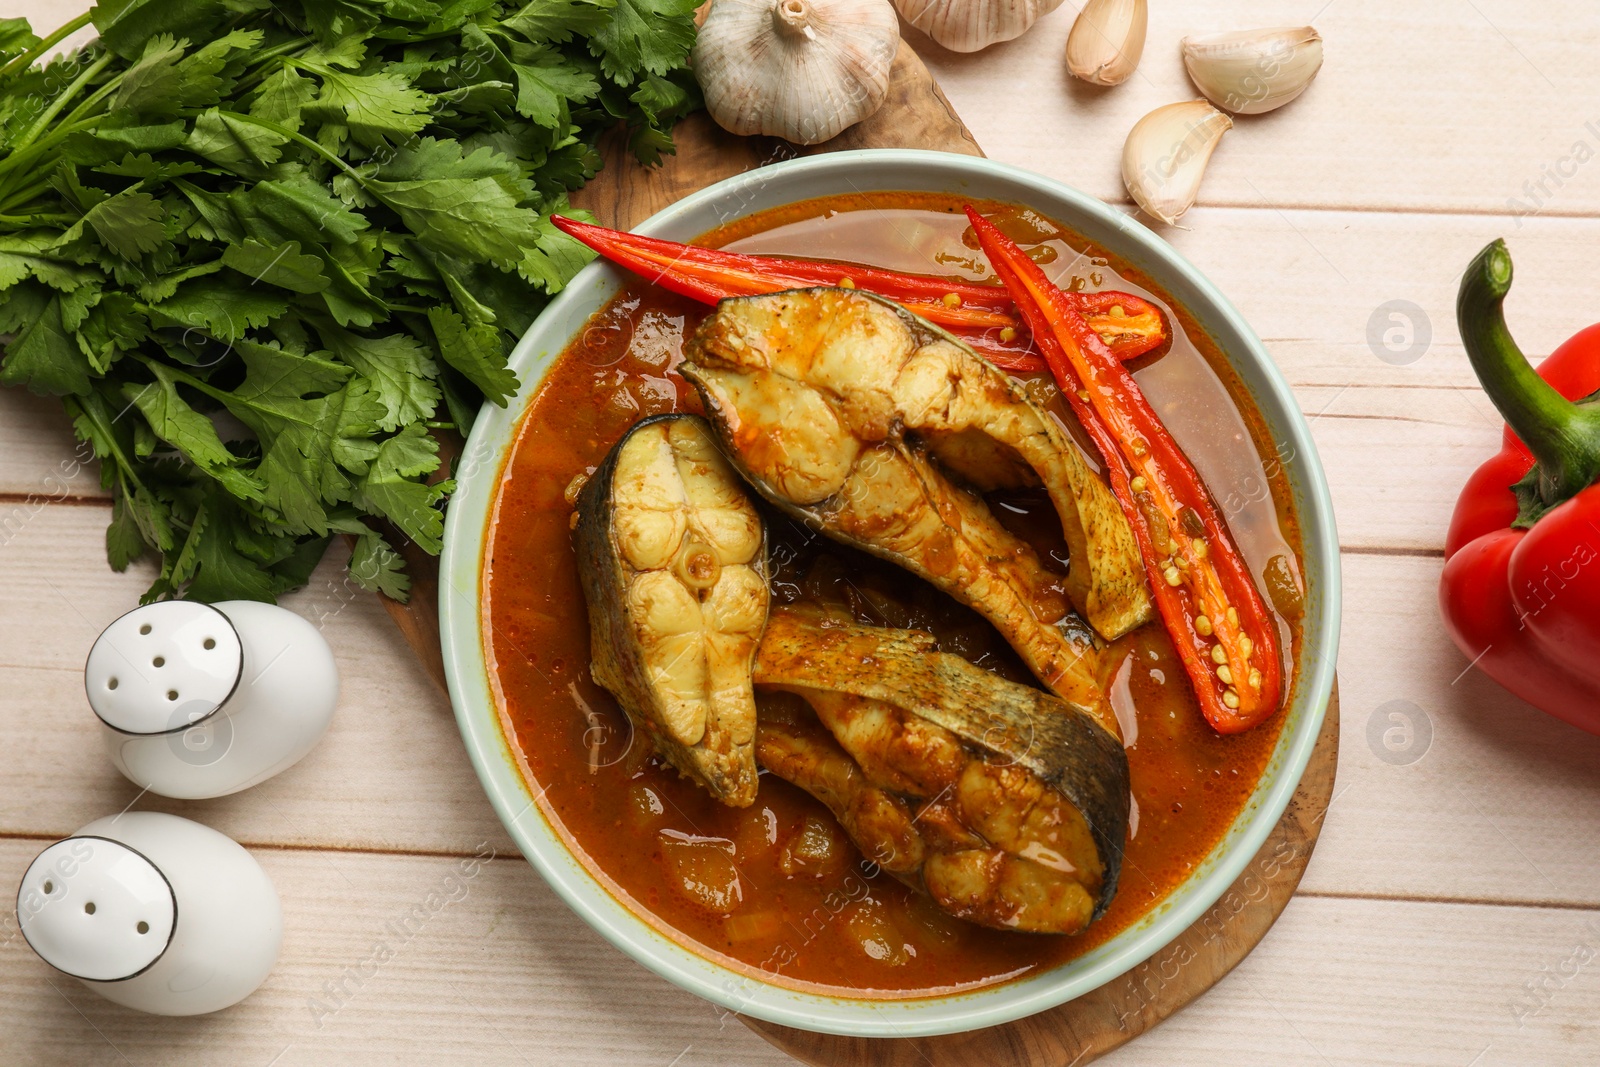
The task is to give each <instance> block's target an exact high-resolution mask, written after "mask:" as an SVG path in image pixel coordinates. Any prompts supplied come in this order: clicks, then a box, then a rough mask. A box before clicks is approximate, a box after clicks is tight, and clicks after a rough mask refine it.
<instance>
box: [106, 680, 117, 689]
mask: <svg viewBox="0 0 1600 1067" xmlns="http://www.w3.org/2000/svg"><path fill="white" fill-rule="evenodd" d="M116 687H117V680H116V679H115V678H107V679H106V688H107V689H115V688H116Z"/></svg>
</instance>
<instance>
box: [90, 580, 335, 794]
mask: <svg viewBox="0 0 1600 1067" xmlns="http://www.w3.org/2000/svg"><path fill="white" fill-rule="evenodd" d="M84 687H85V689H86V690H87V691H88V695H89V705H90V707H92V708H94V713H95V714H96V715H98V716H99V717H100V722H101V724H102V729H101V733H102V736H103V739H104V741H105V746H106V750H107V751H108V752H109V753H110V755H111V760H112V762H113V763H115V764H116V765H117V769H118V770H120V771H121V772H122V773H123V774H124V775H126V776H127V777H128V778H129V780H131V781H132V782H133V783H134V784H135V785H138V786H140V787H142V788H145V789H149V790H150V791H152V792H155V793H160V794H161V795H163V796H169V797H178V798H181V799H185V800H194V799H199V798H203V797H220V796H224V795H226V794H228V793H236V792H238V791H239V790H241V789H246V788H248V787H250V786H252V785H255V784H256V783H258V782H263V781H265V780H266V779H268V778H271V777H272V776H273V775H275V774H277V773H278V772H280V771H283V770H286V769H287V768H289V767H291V766H293V765H294V764H295V763H296V762H297V761H299V760H300V758H301V757H302V756H304V755H305V754H306V753H307V752H310V751H311V749H312V748H313V747H314V746H315V745H316V743H317V741H318V740H319V739H321V737H322V735H323V733H324V732H325V731H326V730H327V728H328V721H329V719H331V718H332V716H333V708H334V705H335V704H337V703H338V700H339V672H338V669H337V668H336V667H335V665H334V662H333V652H332V651H331V650H330V649H329V648H328V643H327V642H326V641H325V640H323V638H322V634H321V633H319V632H318V631H317V628H316V627H315V626H312V625H311V623H309V622H307V621H306V620H305V619H303V618H301V617H300V616H299V615H296V614H295V613H294V612H292V611H289V610H287V609H285V608H280V607H274V606H273V605H271V604H259V603H256V602H255V601H250V600H229V601H224V602H222V603H220V604H216V605H208V604H198V603H194V602H192V601H187V600H168V601H163V602H161V603H157V604H147V605H145V606H144V607H141V608H135V609H134V610H133V611H130V612H128V613H127V614H126V615H124V616H122V617H121V618H120V619H118V620H117V621H116V622H113V623H112V624H111V625H110V626H108V627H107V628H106V631H105V632H104V633H102V634H101V635H100V637H99V639H98V640H96V641H95V643H94V648H92V649H91V650H90V651H89V661H88V664H87V665H86V667H85V669H84Z"/></svg>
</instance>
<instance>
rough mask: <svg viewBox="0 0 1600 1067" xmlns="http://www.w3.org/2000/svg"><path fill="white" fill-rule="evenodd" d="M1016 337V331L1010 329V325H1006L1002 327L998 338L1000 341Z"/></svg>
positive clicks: (1012, 339)
mask: <svg viewBox="0 0 1600 1067" xmlns="http://www.w3.org/2000/svg"><path fill="white" fill-rule="evenodd" d="M1016 339H1017V331H1016V330H1014V329H1012V328H1011V327H1010V326H1007V327H1005V328H1003V329H1002V330H1001V331H1000V340H1002V341H1015V340H1016Z"/></svg>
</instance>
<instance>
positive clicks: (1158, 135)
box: [1122, 100, 1233, 224]
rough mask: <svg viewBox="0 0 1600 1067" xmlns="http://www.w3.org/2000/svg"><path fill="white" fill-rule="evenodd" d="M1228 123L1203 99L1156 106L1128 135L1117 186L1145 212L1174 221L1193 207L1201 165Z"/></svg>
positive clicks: (1201, 169) (1200, 175)
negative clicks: (1119, 185)
mask: <svg viewBox="0 0 1600 1067" xmlns="http://www.w3.org/2000/svg"><path fill="white" fill-rule="evenodd" d="M1232 128H1233V120H1232V119H1231V118H1229V117H1228V116H1227V115H1226V114H1224V113H1223V112H1221V111H1218V110H1217V109H1216V108H1214V107H1212V106H1211V105H1210V104H1208V103H1206V102H1205V101H1204V100H1186V101H1184V102H1182V103H1178V104H1167V105H1166V106H1165V107H1158V108H1156V109H1155V110H1154V111H1152V112H1150V114H1148V115H1146V116H1145V117H1144V118H1142V119H1140V120H1139V121H1138V122H1136V123H1135V124H1134V126H1133V129H1132V130H1130V131H1129V132H1128V140H1127V142H1126V143H1125V144H1124V145H1123V146H1122V183H1123V184H1124V185H1126V186H1127V187H1128V193H1129V194H1130V195H1131V196H1132V197H1133V199H1134V200H1135V202H1137V203H1138V205H1139V206H1140V207H1141V208H1143V209H1144V210H1145V212H1146V213H1147V214H1149V215H1151V216H1153V217H1155V218H1158V219H1160V220H1161V221H1162V222H1165V223H1168V224H1171V223H1174V222H1177V221H1178V219H1179V218H1181V217H1182V216H1183V213H1184V212H1185V211H1188V210H1189V209H1190V208H1191V207H1193V206H1194V202H1195V198H1196V197H1197V196H1198V195H1199V193H1200V179H1201V178H1203V177H1204V176H1205V172H1206V163H1207V162H1209V161H1210V159H1211V153H1212V152H1213V151H1215V150H1216V147H1217V142H1218V141H1220V140H1222V135H1223V134H1225V133H1227V132H1228V131H1229V130H1231V129H1232Z"/></svg>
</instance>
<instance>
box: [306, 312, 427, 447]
mask: <svg viewBox="0 0 1600 1067" xmlns="http://www.w3.org/2000/svg"><path fill="white" fill-rule="evenodd" d="M317 332H318V333H319V334H320V335H321V336H322V340H323V343H324V344H326V345H327V346H328V347H329V348H331V349H332V350H333V351H334V353H335V354H336V355H338V357H339V358H340V359H342V360H344V362H346V363H348V364H350V366H352V367H354V368H355V370H356V373H357V374H359V375H361V376H362V377H363V378H365V379H366V380H367V381H368V382H370V383H371V385H372V391H373V395H375V396H376V397H377V398H378V400H379V402H380V403H382V404H383V407H384V414H383V416H382V418H380V419H379V420H378V427H379V428H380V429H382V430H385V431H388V430H394V429H397V428H399V427H400V426H402V425H406V424H409V423H415V422H417V421H418V420H421V419H429V418H432V417H433V413H434V410H435V409H436V408H437V407H438V406H439V387H438V386H437V385H436V384H435V383H434V379H435V378H436V377H437V375H438V373H439V368H438V365H437V364H435V363H434V361H433V360H432V359H431V358H429V356H428V350H427V348H426V347H425V346H424V345H423V344H422V342H420V341H418V340H417V339H416V338H415V337H411V336H409V335H407V334H399V333H392V334H386V335H384V336H381V337H362V336H359V335H357V334H354V333H351V332H350V331H348V330H342V329H340V328H339V327H337V326H334V325H332V324H331V323H324V324H323V325H321V326H318V327H317Z"/></svg>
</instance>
